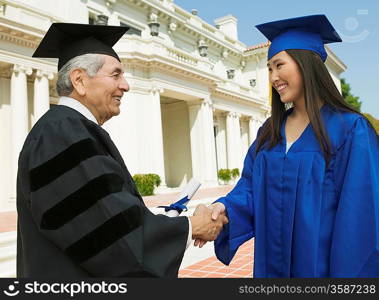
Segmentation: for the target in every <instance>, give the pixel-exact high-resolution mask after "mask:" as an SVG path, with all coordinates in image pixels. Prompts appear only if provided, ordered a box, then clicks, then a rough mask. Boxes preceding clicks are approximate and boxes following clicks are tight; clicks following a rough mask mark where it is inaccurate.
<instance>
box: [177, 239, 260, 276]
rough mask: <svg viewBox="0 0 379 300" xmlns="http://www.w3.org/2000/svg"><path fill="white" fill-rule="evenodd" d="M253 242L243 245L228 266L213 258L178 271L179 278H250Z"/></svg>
mask: <svg viewBox="0 0 379 300" xmlns="http://www.w3.org/2000/svg"><path fill="white" fill-rule="evenodd" d="M253 251H254V243H253V241H248V242H246V243H245V244H243V245H242V246H241V247H240V248H239V249H238V251H237V253H236V255H235V256H234V258H233V260H232V262H231V263H230V265H229V266H225V265H224V264H223V263H221V262H220V261H219V260H218V259H217V258H216V257H215V256H212V257H210V258H207V259H204V260H202V261H199V262H197V263H195V264H193V265H191V266H189V267H187V268H185V269H182V270H180V271H179V277H180V278H199V277H202V278H251V277H252V273H253Z"/></svg>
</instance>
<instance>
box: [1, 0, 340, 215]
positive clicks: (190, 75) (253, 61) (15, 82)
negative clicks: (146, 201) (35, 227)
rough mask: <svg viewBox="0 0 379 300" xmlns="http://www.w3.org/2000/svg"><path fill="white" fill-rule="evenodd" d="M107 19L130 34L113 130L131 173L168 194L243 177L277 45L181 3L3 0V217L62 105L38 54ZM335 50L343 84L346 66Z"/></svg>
mask: <svg viewBox="0 0 379 300" xmlns="http://www.w3.org/2000/svg"><path fill="white" fill-rule="evenodd" d="M99 15H104V16H107V17H108V24H109V25H120V26H130V27H131V30H129V32H128V34H126V35H124V37H123V38H122V39H121V40H120V42H118V43H117V45H116V47H115V49H116V51H117V52H118V54H119V56H120V58H121V60H122V63H123V65H124V67H125V71H126V78H127V80H128V82H129V84H130V86H131V89H130V91H129V92H128V93H126V94H125V95H124V99H123V101H122V105H121V114H120V115H119V116H118V117H114V118H113V119H112V120H110V121H109V122H108V123H106V124H105V125H104V127H105V129H106V130H107V131H108V132H109V133H110V135H111V137H112V138H113V140H114V142H115V143H116V145H117V146H118V149H119V150H120V152H121V154H122V156H123V157H124V160H125V162H126V165H127V166H128V168H129V171H130V172H131V173H132V174H136V173H156V174H159V175H160V177H161V178H162V186H168V187H177V186H181V185H183V184H185V183H186V182H187V180H189V179H190V178H191V177H195V178H197V179H198V180H200V181H201V182H202V183H203V186H204V185H216V184H218V183H217V170H218V169H221V168H230V169H232V168H239V169H241V167H242V162H243V157H244V155H245V154H246V151H247V149H248V147H249V145H250V144H251V142H252V141H253V140H254V138H255V135H256V131H257V129H258V128H259V126H260V125H261V124H262V122H263V121H264V120H265V119H266V117H267V116H268V112H269V103H268V94H269V89H268V88H269V84H268V74H267V67H266V56H267V49H268V44H267V43H266V44H261V45H258V46H254V47H250V48H248V47H247V46H246V45H245V44H243V43H242V42H240V41H239V40H238V37H237V19H236V18H235V17H233V16H231V15H228V16H225V17H221V18H218V19H216V20H215V25H216V26H213V25H210V24H208V23H206V22H205V21H203V20H202V19H200V18H199V17H198V16H197V15H196V12H195V11H194V12H193V13H190V12H187V11H185V10H183V9H182V8H180V7H178V6H177V5H176V4H174V3H173V0H108V1H106V0H65V1H52V0H17V1H15V0H0V141H1V147H0V168H1V172H0V211H5V210H14V209H15V196H16V188H15V186H16V184H15V182H16V173H17V158H18V155H19V151H20V149H21V147H22V144H23V142H24V139H25V137H26V135H27V133H28V131H29V130H30V129H31V127H32V126H33V124H34V123H35V122H36V120H37V119H38V118H39V117H40V116H41V115H42V114H43V113H44V112H45V111H46V110H47V109H48V108H49V105H52V104H56V103H57V100H58V99H57V94H56V92H55V82H56V76H57V68H56V60H47V59H37V58H31V55H32V53H33V52H34V50H35V48H36V47H37V45H38V43H39V41H40V40H41V38H42V37H43V35H44V33H45V32H46V30H47V29H48V28H49V26H50V24H51V23H52V22H72V23H92V22H94V21H95V20H99V19H101V17H100V18H99V17H98V16H99ZM158 26H159V27H158ZM157 29H158V31H156V30H157ZM156 33H158V35H155V34H156ZM328 52H329V58H328V60H327V66H328V68H329V70H330V72H331V74H332V76H333V78H334V80H335V82H336V83H337V86H340V83H339V74H340V73H341V72H343V71H344V70H345V69H346V66H345V65H344V64H343V63H342V62H341V61H340V60H339V59H338V58H337V57H336V56H335V55H334V54H333V53H332V52H331V51H330V50H329V49H328Z"/></svg>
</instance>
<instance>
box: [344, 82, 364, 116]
mask: <svg viewBox="0 0 379 300" xmlns="http://www.w3.org/2000/svg"><path fill="white" fill-rule="evenodd" d="M341 89H342V97H343V98H344V99H345V101H346V102H347V103H349V104H350V105H351V106H352V107H354V108H355V109H357V110H358V111H361V105H362V102H361V101H359V97H356V96H354V95H353V94H351V93H350V90H351V88H350V84H348V83H347V82H346V80H345V78H341Z"/></svg>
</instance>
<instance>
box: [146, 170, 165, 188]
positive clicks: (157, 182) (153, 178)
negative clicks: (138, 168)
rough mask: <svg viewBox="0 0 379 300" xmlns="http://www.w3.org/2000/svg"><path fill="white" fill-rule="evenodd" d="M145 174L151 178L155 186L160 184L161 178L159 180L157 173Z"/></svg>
mask: <svg viewBox="0 0 379 300" xmlns="http://www.w3.org/2000/svg"><path fill="white" fill-rule="evenodd" d="M147 176H149V177H150V178H151V180H152V181H153V182H154V185H155V186H156V187H158V186H160V184H161V182H162V180H161V178H160V177H159V175H158V174H151V173H150V174H147Z"/></svg>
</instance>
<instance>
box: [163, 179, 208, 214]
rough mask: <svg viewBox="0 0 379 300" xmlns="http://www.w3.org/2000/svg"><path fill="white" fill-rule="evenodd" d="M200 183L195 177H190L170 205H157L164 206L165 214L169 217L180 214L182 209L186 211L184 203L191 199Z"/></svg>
mask: <svg viewBox="0 0 379 300" xmlns="http://www.w3.org/2000/svg"><path fill="white" fill-rule="evenodd" d="M200 185H201V183H200V182H198V181H197V180H196V179H194V178H192V179H191V180H190V181H189V182H188V183H187V185H186V186H185V187H184V189H183V190H182V192H181V193H180V194H179V196H178V200H177V201H176V202H174V203H172V204H171V205H170V206H158V207H161V208H164V209H165V211H166V215H167V216H169V217H177V216H179V215H180V214H181V212H182V211H186V210H187V207H186V204H187V203H188V201H190V200H191V198H192V197H193V195H195V193H196V191H197V190H198V189H199V187H200Z"/></svg>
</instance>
